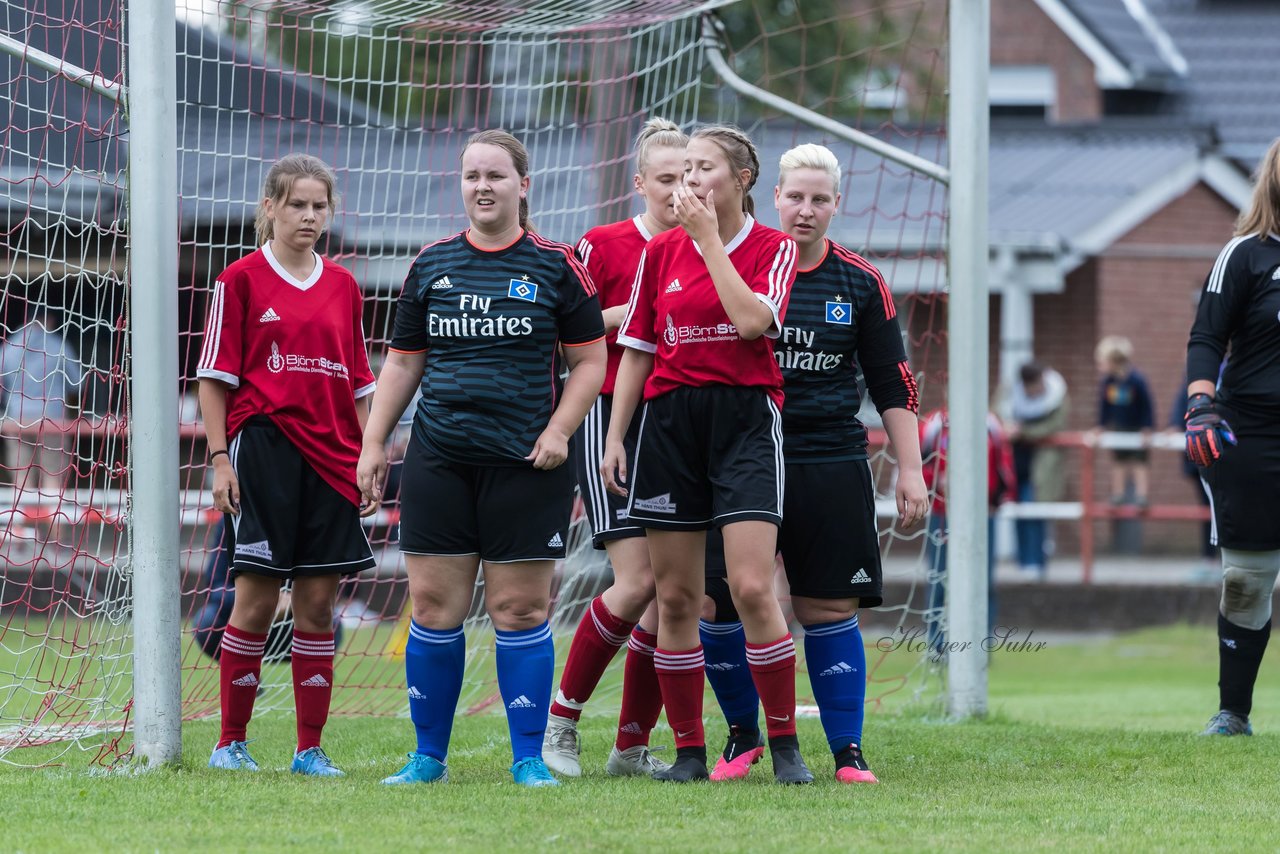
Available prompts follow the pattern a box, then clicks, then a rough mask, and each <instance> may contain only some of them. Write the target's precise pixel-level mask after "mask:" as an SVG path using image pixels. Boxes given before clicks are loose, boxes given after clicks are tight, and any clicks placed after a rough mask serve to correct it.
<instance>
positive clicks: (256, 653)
mask: <svg viewBox="0 0 1280 854" xmlns="http://www.w3.org/2000/svg"><path fill="white" fill-rule="evenodd" d="M266 648H267V636H266V635H255V634H253V633H252V632H246V631H244V630H242V629H237V628H236V627H235V626H227V628H226V631H224V632H223V633H222V645H221V650H220V652H219V653H218V683H219V686H220V688H221V692H220V693H221V698H222V735H221V736H220V737H219V738H218V747H226V746H227V745H228V744H230V743H231V742H233V741H244V740H245V730H246V729H248V727H249V719H250V718H252V717H253V701H254V700H255V699H257V696H258V681H259V679H260V677H261V676H262V653H263V650H265V649H266Z"/></svg>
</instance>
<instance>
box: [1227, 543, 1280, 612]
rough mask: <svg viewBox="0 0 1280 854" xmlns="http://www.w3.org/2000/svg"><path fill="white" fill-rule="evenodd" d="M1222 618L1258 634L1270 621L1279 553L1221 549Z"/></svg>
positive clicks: (1279, 558)
mask: <svg viewBox="0 0 1280 854" xmlns="http://www.w3.org/2000/svg"><path fill="white" fill-rule="evenodd" d="M1222 567H1223V572H1222V602H1221V603H1220V604H1219V606H1218V607H1219V610H1220V611H1221V612H1222V616H1224V617H1226V618H1227V619H1228V620H1229V621H1231V622H1232V623H1234V624H1235V625H1237V626H1240V627H1241V628H1245V629H1251V630H1253V631H1257V630H1258V629H1260V628H1262V627H1263V626H1265V625H1266V624H1267V621H1268V620H1270V619H1271V595H1272V591H1274V590H1275V586H1276V575H1277V574H1278V573H1280V551H1269V552H1246V551H1239V550H1237V549H1223V550H1222Z"/></svg>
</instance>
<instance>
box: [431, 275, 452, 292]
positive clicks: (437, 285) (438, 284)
mask: <svg viewBox="0 0 1280 854" xmlns="http://www.w3.org/2000/svg"><path fill="white" fill-rule="evenodd" d="M451 287H453V282H451V281H449V277H448V276H441V277H440V278H438V279H436V280H435V281H434V282H432V283H431V290H433V291H447V290H449V288H451Z"/></svg>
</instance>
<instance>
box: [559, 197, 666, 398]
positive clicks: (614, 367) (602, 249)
mask: <svg viewBox="0 0 1280 854" xmlns="http://www.w3.org/2000/svg"><path fill="white" fill-rule="evenodd" d="M651 239H653V235H652V234H650V233H649V231H648V229H646V228H645V227H644V222H643V221H642V220H641V218H640V217H639V216H637V217H634V218H632V219H624V220H623V221H622V222H615V223H612V224H610V225H601V226H597V227H595V228H593V229H591V230H590V231H588V232H587V233H586V234H584V235H583V236H582V239H581V240H579V241H578V258H579V259H580V260H581V261H582V263H583V265H585V266H586V268H587V272H589V273H590V274H591V281H593V282H595V283H596V293H597V295H598V296H599V297H600V308H602V309H605V308H613V307H614V306H615V305H624V304H626V303H627V301H628V300H630V298H631V286H632V285H634V284H635V281H636V267H637V265H639V263H640V255H641V253H642V252H644V247H645V244H647V243H648V242H649V241H650V240H651ZM605 344H606V346H607V349H608V352H609V364H608V367H607V368H606V369H605V373H604V387H603V388H601V389H600V393H601V394H613V383H614V380H615V379H617V376H618V363H619V362H621V361H622V347H620V346H619V345H618V332H617V331H616V330H615V331H613V332H610V333H609V334H608V335H607V336H606V337H605Z"/></svg>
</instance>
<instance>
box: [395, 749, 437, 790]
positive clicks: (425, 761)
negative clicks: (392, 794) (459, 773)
mask: <svg viewBox="0 0 1280 854" xmlns="http://www.w3.org/2000/svg"><path fill="white" fill-rule="evenodd" d="M447 782H449V767H448V766H447V765H445V764H444V763H443V762H441V761H440V760H439V759H433V758H432V757H430V756H428V755H426V754H425V753H410V754H409V761H408V762H406V763H405V766H404V767H403V768H401V769H400V770H399V771H397V772H396V773H394V774H392V775H391V776H390V777H387V778H386V779H385V780H383V781H382V785H384V786H399V785H402V784H404V783H447Z"/></svg>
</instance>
